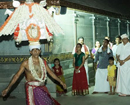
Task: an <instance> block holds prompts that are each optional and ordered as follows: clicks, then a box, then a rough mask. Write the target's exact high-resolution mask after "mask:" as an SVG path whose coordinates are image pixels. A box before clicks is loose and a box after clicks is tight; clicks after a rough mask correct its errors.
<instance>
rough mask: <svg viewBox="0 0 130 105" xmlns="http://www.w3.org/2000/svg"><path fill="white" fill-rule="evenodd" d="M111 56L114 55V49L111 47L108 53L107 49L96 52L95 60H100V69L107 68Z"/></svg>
mask: <svg viewBox="0 0 130 105" xmlns="http://www.w3.org/2000/svg"><path fill="white" fill-rule="evenodd" d="M109 57H113V53H112V50H111V49H110V53H109V54H108V53H107V49H106V50H105V51H102V52H98V51H97V53H96V56H95V59H94V62H97V61H99V63H98V68H100V69H105V68H107V66H108V64H109V60H108V59H109Z"/></svg>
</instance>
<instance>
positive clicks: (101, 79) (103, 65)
mask: <svg viewBox="0 0 130 105" xmlns="http://www.w3.org/2000/svg"><path fill="white" fill-rule="evenodd" d="M108 44H109V41H108V40H107V39H104V41H103V46H101V47H100V48H99V49H98V51H97V53H96V56H95V59H94V63H95V64H94V65H95V68H97V61H99V62H98V68H97V70H96V75H95V87H94V92H93V94H96V93H98V92H105V93H106V92H107V93H108V92H109V91H110V88H109V83H108V81H107V74H108V71H107V66H108V64H109V60H108V59H109V57H113V53H112V50H111V49H110V48H109V47H108Z"/></svg>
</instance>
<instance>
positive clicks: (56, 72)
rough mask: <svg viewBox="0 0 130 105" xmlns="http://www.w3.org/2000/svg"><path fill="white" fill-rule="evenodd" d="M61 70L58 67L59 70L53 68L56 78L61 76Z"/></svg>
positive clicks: (60, 67)
mask: <svg viewBox="0 0 130 105" xmlns="http://www.w3.org/2000/svg"><path fill="white" fill-rule="evenodd" d="M61 69H62V66H59V68H55V66H54V67H53V70H54V73H55V74H56V75H57V76H61V75H63V73H62V71H61Z"/></svg>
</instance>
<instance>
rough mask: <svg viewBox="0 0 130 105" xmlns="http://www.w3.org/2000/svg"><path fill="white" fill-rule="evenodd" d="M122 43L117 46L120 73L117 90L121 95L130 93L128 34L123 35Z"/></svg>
mask: <svg viewBox="0 0 130 105" xmlns="http://www.w3.org/2000/svg"><path fill="white" fill-rule="evenodd" d="M121 39H122V43H121V44H120V45H119V46H118V48H117V53H116V54H117V60H118V64H117V67H118V75H117V86H116V92H117V93H118V94H119V96H127V95H130V43H129V39H128V35H126V34H123V35H122V36H121Z"/></svg>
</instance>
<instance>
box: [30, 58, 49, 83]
mask: <svg viewBox="0 0 130 105" xmlns="http://www.w3.org/2000/svg"><path fill="white" fill-rule="evenodd" d="M39 62H40V67H41V72H42V76H41V78H39V76H38V75H37V73H36V70H35V69H34V64H33V60H32V56H31V57H30V58H29V70H30V71H31V74H32V76H33V77H34V78H35V79H36V80H38V81H40V82H45V80H46V78H47V75H46V67H45V64H44V62H43V60H42V59H41V58H40V57H39Z"/></svg>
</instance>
